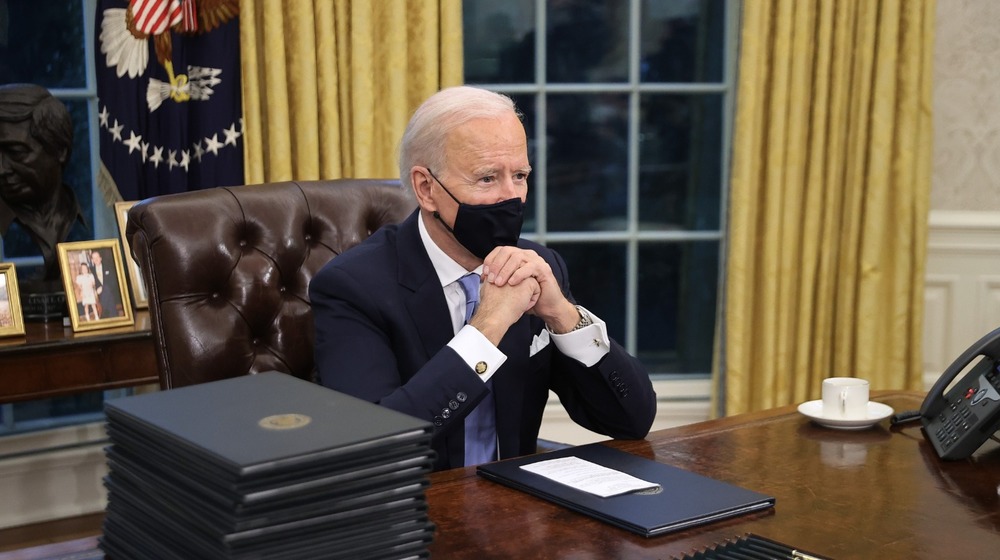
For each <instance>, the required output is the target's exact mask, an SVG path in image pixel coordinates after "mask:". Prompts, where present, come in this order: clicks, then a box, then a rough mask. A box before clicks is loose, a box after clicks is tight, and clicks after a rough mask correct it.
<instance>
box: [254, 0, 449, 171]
mask: <svg viewBox="0 0 1000 560" xmlns="http://www.w3.org/2000/svg"><path fill="white" fill-rule="evenodd" d="M461 9H462V4H461V0H436V1H423V0H373V1H371V2H351V1H349V0H334V1H330V0H286V1H283V2H253V1H252V0H242V1H241V2H240V10H241V17H240V19H241V23H240V25H241V45H240V48H241V49H242V60H243V96H244V113H245V116H244V120H245V122H244V129H245V132H246V136H245V143H246V150H247V157H246V177H247V183H262V182H270V181H281V180H292V179H294V180H311V179H332V178H338V177H395V176H397V175H398V169H397V166H396V149H397V142H398V141H399V137H400V136H401V135H402V133H403V129H404V128H405V126H406V122H407V120H408V119H409V116H410V113H411V112H412V111H413V110H414V109H415V108H416V106H417V105H418V104H419V103H420V102H421V101H422V100H423V99H425V98H426V97H428V96H430V95H431V94H432V93H434V92H435V91H437V90H439V89H441V88H442V87H447V86H451V85H458V84H460V83H462V30H461V22H462V17H461Z"/></svg>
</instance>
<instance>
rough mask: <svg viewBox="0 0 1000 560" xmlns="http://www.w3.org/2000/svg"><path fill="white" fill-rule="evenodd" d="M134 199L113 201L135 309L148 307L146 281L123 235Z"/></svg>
mask: <svg viewBox="0 0 1000 560" xmlns="http://www.w3.org/2000/svg"><path fill="white" fill-rule="evenodd" d="M135 202H136V201H134V200H132V201H128V202H116V203H115V216H116V217H117V218H118V231H119V232H120V235H121V238H122V249H123V252H124V256H123V258H124V259H125V268H127V269H128V283H129V286H131V287H132V298H133V303H135V308H136V309H146V308H147V307H149V296H147V295H146V282H145V281H144V280H143V279H142V273H141V272H140V271H139V263H137V262H135V259H133V258H132V248H131V247H129V244H128V238H127V237H125V228H126V227H127V226H128V210H129V208H131V207H132V206H134V205H135Z"/></svg>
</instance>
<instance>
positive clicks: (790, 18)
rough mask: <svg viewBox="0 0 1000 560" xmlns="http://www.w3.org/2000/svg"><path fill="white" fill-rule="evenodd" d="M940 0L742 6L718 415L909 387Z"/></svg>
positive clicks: (917, 360)
mask: <svg viewBox="0 0 1000 560" xmlns="http://www.w3.org/2000/svg"><path fill="white" fill-rule="evenodd" d="M933 14H934V0H912V1H905V2H903V1H899V0H877V1H875V0H872V1H869V0H842V1H837V2H833V1H826V0H771V1H760V2H748V3H745V4H744V7H743V21H742V28H741V36H740V58H739V76H740V77H739V81H738V90H737V110H736V125H735V135H734V139H733V165H732V176H731V185H730V208H729V235H728V238H729V243H728V251H727V256H726V258H727V262H726V268H727V275H726V294H725V302H726V307H725V312H724V324H723V328H722V356H723V357H722V359H721V360H720V361H719V362H718V363H719V364H720V365H719V366H718V368H717V371H716V375H717V376H718V375H722V374H723V370H724V375H725V379H724V386H725V401H724V402H725V413H726V414H735V413H740V412H746V411H751V410H760V409H765V408H770V407H774V406H781V405H786V404H791V403H795V402H803V401H806V400H811V399H815V398H819V387H820V384H821V382H822V379H823V378H825V377H829V376H834V375H853V376H861V377H865V378H868V379H869V380H870V381H871V382H872V387H873V388H874V389H897V388H904V389H916V388H919V387H920V380H921V374H922V360H921V347H920V342H921V336H922V314H923V296H922V294H923V272H924V258H925V254H926V235H927V210H928V201H929V191H930V168H929V163H928V162H929V160H930V155H931V151H930V148H931V146H930V134H931V130H930V100H931V88H930V83H931V82H930V69H931V66H930V64H931V57H932V47H933Z"/></svg>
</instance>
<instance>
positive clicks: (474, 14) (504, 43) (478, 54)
mask: <svg viewBox="0 0 1000 560" xmlns="http://www.w3.org/2000/svg"><path fill="white" fill-rule="evenodd" d="M462 21H463V24H462V25H463V28H462V32H463V37H464V49H465V51H464V56H465V81H466V82H468V83H473V82H479V83H494V84H509V83H531V82H534V81H535V27H536V25H535V2H534V0H504V1H503V2H497V1H496V0H465V1H464V2H462Z"/></svg>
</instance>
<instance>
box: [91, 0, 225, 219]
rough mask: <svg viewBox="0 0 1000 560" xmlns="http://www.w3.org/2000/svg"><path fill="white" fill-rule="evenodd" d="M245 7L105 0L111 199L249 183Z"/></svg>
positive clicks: (101, 24)
mask: <svg viewBox="0 0 1000 560" xmlns="http://www.w3.org/2000/svg"><path fill="white" fill-rule="evenodd" d="M238 15H239V0H197V1H196V0H99V2H98V5H97V19H96V27H97V32H96V33H95V36H96V37H95V41H96V44H97V48H96V50H95V53H96V56H97V65H96V67H97V96H98V100H97V102H98V119H99V121H98V122H99V125H100V147H101V164H102V170H101V181H100V182H101V186H102V189H104V190H105V195H106V196H108V197H109V199H112V200H113V199H115V198H117V197H118V196H120V197H121V198H122V199H124V200H141V199H144V198H148V197H150V196H154V195H160V194H167V193H176V192H185V191H190V190H198V189H204V188H209V187H216V186H232V185H240V184H243V140H242V137H243V120H242V104H241V102H240V100H241V93H240V49H239V18H238Z"/></svg>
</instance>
